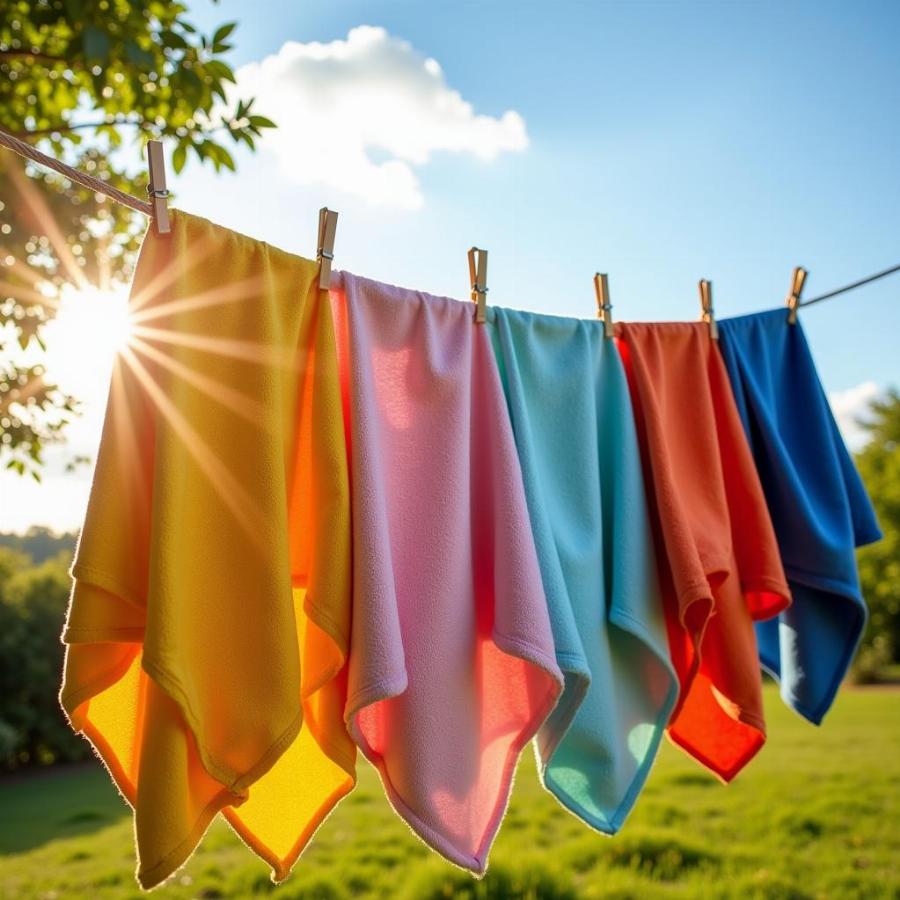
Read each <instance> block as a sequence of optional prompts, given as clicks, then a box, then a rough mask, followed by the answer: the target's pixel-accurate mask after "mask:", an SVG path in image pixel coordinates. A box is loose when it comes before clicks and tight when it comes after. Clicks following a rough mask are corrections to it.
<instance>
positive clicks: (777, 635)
mask: <svg viewBox="0 0 900 900" xmlns="http://www.w3.org/2000/svg"><path fill="white" fill-rule="evenodd" d="M719 334H720V343H721V348H722V354H723V357H724V359H725V365H726V367H727V369H728V374H729V376H730V378H731V385H732V388H733V390H734V395H735V399H736V401H737V405H738V409H739V410H740V414H741V419H742V421H743V423H744V428H745V430H746V432H747V438H748V440H749V441H750V446H751V448H752V450H753V456H754V459H755V460H756V467H757V470H758V471H759V477H760V480H761V481H762V486H763V490H764V491H765V493H766V500H767V501H768V504H769V512H770V513H771V516H772V522H773V523H774V525H775V533H776V535H777V536H778V544H779V547H780V549H781V559H782V562H783V563H784V569H785V572H786V573H787V577H788V583H789V584H790V587H791V593H792V595H793V603H792V604H791V606H790V607H788V609H786V610H785V611H784V612H782V613H781V615H779V617H778V619H777V620H771V621H767V622H759V623H757V626H756V636H757V641H758V643H759V656H760V659H761V661H762V663H763V665H764V666H765V668H766V669H767V670H768V671H769V672H770V673H771V674H772V675H773V676H774V677H775V678H777V679H778V680H779V681H780V682H781V695H782V697H783V698H784V700H785V702H786V703H787V704H788V705H789V706H791V707H793V709H795V710H796V711H797V712H799V713H800V714H801V715H803V716H805V717H806V718H807V719H809V720H810V721H811V722H815V723H816V724H818V723H819V722H821V721H822V717H823V716H824V715H825V713H826V712H827V711H828V709H829V708H830V706H831V704H832V701H833V700H834V696H835V694H836V693H837V689H838V687H839V686H840V683H841V681H842V680H843V678H844V675H845V674H846V672H847V668H848V666H849V665H850V662H851V660H852V659H853V654H854V653H855V652H856V647H857V645H858V644H859V640H860V638H861V637H862V634H863V631H864V630H865V625H866V619H867V610H866V605H865V601H864V600H863V597H862V594H861V592H860V586H859V577H858V575H857V571H856V558H855V552H854V548H855V547H859V546H861V545H863V544H869V543H871V542H873V541H877V540H879V538H880V537H881V531H880V530H879V527H878V523H877V521H876V519H875V513H874V511H873V509H872V504H871V503H870V502H869V498H868V496H867V495H866V492H865V488H864V487H863V484H862V481H861V479H860V477H859V474H858V472H857V471H856V468H855V467H854V465H853V460H852V459H851V457H850V454H849V453H848V452H847V448H846V447H845V446H844V442H843V440H842V438H841V435H840V432H839V431H838V427H837V424H836V422H835V421H834V416H833V415H832V413H831V408H830V406H829V405H828V400H827V398H826V396H825V392H824V390H823V389H822V385H821V383H820V382H819V378H818V375H817V374H816V367H815V364H814V362H813V358H812V354H811V353H810V350H809V345H808V344H807V342H806V336H805V335H804V333H803V328H802V326H801V325H800V323H799V322H797V323H796V324H795V325H790V324H789V323H788V321H787V313H786V311H785V310H784V309H783V308H781V309H775V310H769V311H766V312H762V313H757V314H754V315H749V316H740V317H738V318H734V319H722V320H721V321H720V323H719Z"/></svg>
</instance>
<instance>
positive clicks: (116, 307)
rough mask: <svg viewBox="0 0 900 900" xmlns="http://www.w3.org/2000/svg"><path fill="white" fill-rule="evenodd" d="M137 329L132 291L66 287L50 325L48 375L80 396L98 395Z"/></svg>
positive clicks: (46, 335) (48, 331)
mask: <svg viewBox="0 0 900 900" xmlns="http://www.w3.org/2000/svg"><path fill="white" fill-rule="evenodd" d="M132 331H133V325H132V321H131V315H130V313H129V308H128V292H127V289H125V288H122V289H113V290H105V291H103V290H99V289H94V288H83V289H80V290H79V289H75V288H69V287H67V288H64V289H63V292H62V294H61V296H60V298H59V305H58V309H57V313H56V316H55V318H54V319H53V320H52V321H50V322H48V323H47V325H46V327H45V328H44V339H45V341H46V345H47V353H46V356H45V358H44V363H45V366H46V374H47V379H48V380H49V381H50V382H52V383H54V384H57V385H59V387H60V388H62V389H63V390H64V391H66V393H70V394H73V395H75V396H76V397H79V396H84V395H85V394H90V393H92V392H93V390H94V389H96V386H97V384H98V382H103V381H108V379H109V375H110V372H111V371H112V366H113V360H114V359H115V356H116V354H117V353H119V351H121V350H122V349H124V348H125V347H126V346H127V345H128V343H129V341H130V340H131V337H132Z"/></svg>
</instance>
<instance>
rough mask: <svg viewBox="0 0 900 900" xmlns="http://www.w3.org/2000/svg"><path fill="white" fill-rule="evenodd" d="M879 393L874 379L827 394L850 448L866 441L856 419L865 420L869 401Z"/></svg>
mask: <svg viewBox="0 0 900 900" xmlns="http://www.w3.org/2000/svg"><path fill="white" fill-rule="evenodd" d="M881 393H882V390H881V388H880V387H878V385H877V384H875V382H874V381H864V382H863V383H862V384H858V385H856V386H855V387H852V388H847V390H845V391H832V392H831V393H830V394H829V395H828V401H829V402H830V403H831V409H832V411H833V412H834V417H835V419H837V423H838V427H839V428H840V429H841V434H842V435H843V436H844V440H845V441H846V443H847V446H848V447H849V448H850V449H851V450H859V449H861V447H862V446H863V444H864V443H865V442H866V432H865V431H864V430H863V429H862V428H860V427H859V423H858V420H859V419H863V420H865V418H866V413H867V411H868V409H869V403H870V402H871V401H872V400H874V399H876V398H877V397H879V396H880V395H881Z"/></svg>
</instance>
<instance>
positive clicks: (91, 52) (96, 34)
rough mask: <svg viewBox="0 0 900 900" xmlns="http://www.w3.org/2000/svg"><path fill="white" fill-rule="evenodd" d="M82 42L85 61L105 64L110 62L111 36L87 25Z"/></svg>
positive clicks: (94, 26)
mask: <svg viewBox="0 0 900 900" xmlns="http://www.w3.org/2000/svg"><path fill="white" fill-rule="evenodd" d="M82 40H83V43H84V56H85V59H88V60H96V61H97V62H103V63H105V62H108V61H109V35H108V34H107V33H106V32H105V31H102V30H101V29H99V28H97V26H96V25H87V26H85V29H84V32H83V33H82Z"/></svg>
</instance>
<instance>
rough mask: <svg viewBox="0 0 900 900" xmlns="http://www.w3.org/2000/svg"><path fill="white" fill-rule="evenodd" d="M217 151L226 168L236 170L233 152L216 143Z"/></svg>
mask: <svg viewBox="0 0 900 900" xmlns="http://www.w3.org/2000/svg"><path fill="white" fill-rule="evenodd" d="M216 152H217V155H218V157H219V159H220V160H221V162H222V165H223V166H225V168H226V169H230V170H231V171H232V172H233V171H234V169H235V167H234V159H233V158H232V156H231V154H230V153H229V152H228V151H227V150H226V149H225V148H224V147H223V146H221V145H220V144H216Z"/></svg>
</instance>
